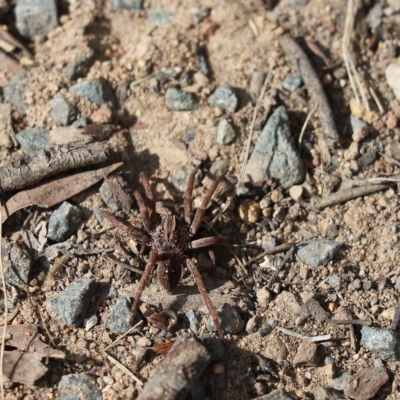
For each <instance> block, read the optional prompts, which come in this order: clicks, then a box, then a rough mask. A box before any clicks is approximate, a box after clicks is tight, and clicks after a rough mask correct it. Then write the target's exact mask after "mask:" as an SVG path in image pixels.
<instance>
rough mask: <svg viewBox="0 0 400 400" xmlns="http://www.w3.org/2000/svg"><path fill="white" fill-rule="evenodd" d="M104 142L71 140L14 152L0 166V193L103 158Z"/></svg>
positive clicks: (105, 149) (105, 152)
mask: <svg viewBox="0 0 400 400" xmlns="http://www.w3.org/2000/svg"><path fill="white" fill-rule="evenodd" d="M108 148H109V144H108V143H107V142H94V143H89V144H83V145H82V144H79V145H77V144H74V145H67V146H60V147H54V148H49V149H44V150H38V151H34V152H32V153H29V154H27V153H24V154H21V155H17V156H14V157H13V158H12V159H11V161H10V163H9V164H7V165H4V166H3V167H1V168H0V194H1V193H4V192H7V191H12V190H17V189H23V188H25V187H28V186H32V185H34V184H36V183H39V182H40V181H41V180H43V179H44V178H48V177H50V176H52V175H55V174H58V173H60V172H64V171H68V170H70V169H74V168H79V167H84V166H86V165H91V164H96V163H100V162H103V161H106V160H107V157H108V156H107V150H108Z"/></svg>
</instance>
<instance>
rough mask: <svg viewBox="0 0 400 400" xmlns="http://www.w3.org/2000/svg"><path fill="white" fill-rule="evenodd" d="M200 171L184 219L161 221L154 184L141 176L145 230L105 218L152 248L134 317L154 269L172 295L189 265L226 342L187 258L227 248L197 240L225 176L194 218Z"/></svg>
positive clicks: (189, 188) (222, 241)
mask: <svg viewBox="0 0 400 400" xmlns="http://www.w3.org/2000/svg"><path fill="white" fill-rule="evenodd" d="M195 175H196V171H193V172H192V173H191V174H190V176H189V180H188V185H187V189H186V192H185V199H184V213H183V216H182V217H180V216H176V215H168V216H164V217H160V216H159V215H158V214H157V213H156V207H155V201H154V197H153V193H152V191H151V188H150V183H149V180H148V179H147V177H146V176H145V175H144V174H141V175H140V180H141V182H142V184H143V187H144V189H145V195H146V201H145V200H144V199H143V196H142V195H141V193H140V192H138V191H135V192H134V195H135V198H136V201H137V203H138V205H139V209H140V214H141V216H142V223H143V228H144V230H143V229H139V228H133V227H128V226H127V225H125V224H123V223H121V222H120V221H118V220H117V219H116V218H114V217H113V216H112V215H111V214H108V213H104V215H105V216H106V217H107V218H108V219H109V220H110V221H111V222H112V223H113V224H114V225H116V226H117V227H119V228H121V229H123V230H124V231H126V232H128V233H129V234H131V235H132V236H133V237H134V238H135V239H137V240H138V241H140V242H142V243H145V244H147V245H148V246H149V247H150V255H149V260H148V262H147V265H146V268H145V270H144V272H143V275H142V278H141V279H140V282H139V286H138V288H137V292H136V295H135V299H134V302H133V305H132V314H133V315H134V314H135V313H136V311H137V307H138V304H139V301H140V297H141V295H142V293H143V290H144V288H145V287H146V284H147V282H148V281H149V279H150V276H151V273H152V271H153V269H154V266H155V265H157V276H158V279H159V282H160V284H161V285H162V286H163V287H164V288H165V289H166V290H168V291H172V290H173V289H174V288H175V287H176V285H177V284H178V283H179V280H180V277H181V270H182V268H181V265H186V267H187V268H188V269H189V271H190V272H191V273H192V275H193V277H194V280H195V282H196V284H197V287H198V288H199V291H200V293H201V295H202V296H203V299H204V301H205V303H206V305H207V308H208V311H209V312H210V315H211V317H212V318H213V321H214V324H215V326H216V327H217V331H218V335H219V337H220V338H221V339H222V338H223V332H222V327H221V324H220V322H219V319H218V316H217V312H216V310H215V307H214V305H213V304H212V302H211V299H210V297H209V295H208V293H207V289H206V287H205V286H204V283H203V280H202V278H201V275H200V272H199V270H198V269H197V267H196V265H195V264H194V263H193V262H192V260H191V259H190V258H189V257H188V256H187V255H186V251H187V250H190V249H197V248H200V247H206V246H210V245H213V244H226V243H227V242H228V241H227V239H225V238H220V237H215V236H210V237H205V238H201V239H197V240H193V236H194V235H195V234H196V233H197V231H198V229H199V228H200V224H201V221H202V219H203V216H204V213H205V211H206V208H207V206H208V204H209V203H210V201H211V197H212V195H213V194H214V192H215V190H216V189H217V187H218V184H219V183H220V182H221V180H222V178H223V177H222V176H221V177H219V178H218V179H217V180H215V181H214V182H213V183H212V185H211V186H210V188H209V190H208V192H207V193H206V195H205V196H204V199H203V201H202V203H201V205H200V207H199V208H198V210H197V211H196V214H195V215H194V217H193V216H192V192H193V186H194V180H195Z"/></svg>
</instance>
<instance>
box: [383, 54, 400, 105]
mask: <svg viewBox="0 0 400 400" xmlns="http://www.w3.org/2000/svg"><path fill="white" fill-rule="evenodd" d="M385 73H386V81H387V83H388V85H389V86H390V87H391V89H392V90H393V93H394V95H395V96H396V98H397V100H400V62H395V63H392V64H389V65H388V66H387V68H386V71H385Z"/></svg>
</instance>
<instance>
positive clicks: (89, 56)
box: [65, 48, 94, 81]
mask: <svg viewBox="0 0 400 400" xmlns="http://www.w3.org/2000/svg"><path fill="white" fill-rule="evenodd" d="M93 61H94V51H93V50H92V49H91V48H88V49H87V50H85V51H84V52H83V53H82V54H80V55H79V56H78V57H77V58H76V59H74V60H73V61H71V62H69V63H68V64H67V66H66V67H65V76H66V77H67V78H68V79H69V80H70V81H74V80H76V79H78V78H83V77H85V76H86V75H87V73H88V72H89V70H90V67H91V66H92V64H93Z"/></svg>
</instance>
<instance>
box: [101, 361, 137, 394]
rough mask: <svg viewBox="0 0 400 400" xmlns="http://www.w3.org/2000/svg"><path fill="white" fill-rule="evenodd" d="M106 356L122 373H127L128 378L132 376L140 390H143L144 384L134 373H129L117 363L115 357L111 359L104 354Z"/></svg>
mask: <svg viewBox="0 0 400 400" xmlns="http://www.w3.org/2000/svg"><path fill="white" fill-rule="evenodd" d="M104 354H105V356H106V357H107V358H108V360H110V361H111V362H112V363H113V364H115V365H116V366H117V367H118V368H119V369H120V370H121V371H123V372H125V374H127V375H128V376H130V377H131V378H132V379H133V380H134V381H135V382H136V383H137V384H138V385H139V389H141V388H142V386H143V382H142V381H141V380H140V379H139V378H138V377H137V376H136V375H135V374H134V373H133V372H132V371H129V369H128V368H126V367H125V366H124V365H122V364H121V363H120V362H119V361H117V360H116V359H115V358H114V357H111V356H110V355H109V354H107V353H104Z"/></svg>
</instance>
